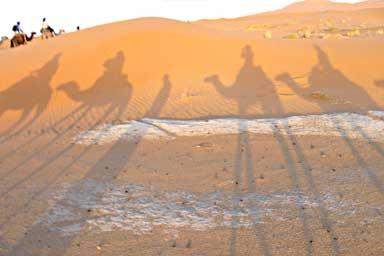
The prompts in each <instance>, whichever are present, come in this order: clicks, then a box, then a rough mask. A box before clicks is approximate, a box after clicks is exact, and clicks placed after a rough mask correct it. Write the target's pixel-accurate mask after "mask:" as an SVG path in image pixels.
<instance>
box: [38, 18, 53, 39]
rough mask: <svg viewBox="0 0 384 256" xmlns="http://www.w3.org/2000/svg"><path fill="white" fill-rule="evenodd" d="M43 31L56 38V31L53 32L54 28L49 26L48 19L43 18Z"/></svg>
mask: <svg viewBox="0 0 384 256" xmlns="http://www.w3.org/2000/svg"><path fill="white" fill-rule="evenodd" d="M41 31H42V32H43V31H49V32H50V33H51V34H52V36H56V32H55V30H53V28H52V27H50V26H49V25H48V23H47V19H46V18H43V25H42V27H41Z"/></svg>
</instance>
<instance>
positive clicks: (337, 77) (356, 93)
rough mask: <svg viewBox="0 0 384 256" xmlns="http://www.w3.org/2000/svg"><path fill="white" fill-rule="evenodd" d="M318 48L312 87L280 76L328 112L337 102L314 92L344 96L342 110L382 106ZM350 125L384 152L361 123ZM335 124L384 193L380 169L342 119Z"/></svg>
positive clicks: (312, 74)
mask: <svg viewBox="0 0 384 256" xmlns="http://www.w3.org/2000/svg"><path fill="white" fill-rule="evenodd" d="M315 50H316V52H317V55H318V63H317V64H316V65H315V66H314V67H313V68H312V70H311V72H310V74H309V78H308V83H309V86H308V87H306V88H303V87H302V86H301V85H299V84H298V83H297V82H296V81H295V80H294V78H293V77H292V76H291V75H290V74H287V73H284V74H281V75H279V76H277V78H276V79H277V80H280V81H282V82H285V83H286V84H287V85H288V86H289V87H291V88H292V89H293V90H294V91H295V92H296V93H297V94H298V95H299V96H301V97H303V98H305V99H307V100H310V101H312V102H315V103H316V104H317V105H318V106H319V107H320V108H321V109H322V110H323V111H324V112H332V111H335V105H334V104H331V102H329V100H324V99H316V98H315V99H314V98H313V97H311V95H313V93H318V92H321V93H322V94H325V95H329V96H327V98H328V97H329V98H330V99H338V100H339V101H340V100H341V102H340V103H339V104H338V105H339V106H337V105H336V110H339V111H342V110H349V111H350V110H351V109H354V110H356V111H364V110H366V109H367V108H368V109H371V110H372V109H374V110H375V109H380V108H379V106H377V104H376V102H375V101H374V100H373V99H371V97H370V96H369V95H368V94H367V93H366V92H365V91H364V90H363V89H362V88H361V87H360V86H358V85H357V84H355V83H353V82H352V81H350V80H349V79H348V78H347V77H345V76H344V75H343V74H342V73H341V72H340V71H339V70H337V69H335V68H334V67H333V66H332V64H331V62H330V61H329V58H328V56H327V55H326V53H325V52H324V51H323V50H322V49H321V48H320V47H318V46H315ZM340 88H342V90H340ZM349 125H350V126H351V127H352V128H354V129H356V130H357V131H358V132H360V134H361V135H362V137H363V138H365V139H366V140H367V142H368V144H369V145H371V146H372V148H373V149H374V150H375V151H377V152H378V153H379V154H381V155H383V156H384V153H383V152H384V151H383V149H382V148H381V147H380V145H379V144H377V143H376V142H374V141H372V140H371V139H370V138H369V136H368V135H367V134H366V133H365V131H364V130H363V129H362V128H361V127H358V126H357V125H356V124H353V123H350V124H349ZM334 126H335V128H336V129H337V130H338V132H339V133H340V135H341V137H342V139H343V140H344V142H345V144H346V145H347V147H348V148H349V150H350V152H351V153H352V155H353V156H354V158H355V160H356V161H357V163H358V165H360V167H361V169H362V170H363V173H364V174H365V176H366V177H367V178H368V180H369V182H370V183H371V184H373V185H374V186H375V187H376V189H377V190H378V191H379V192H380V193H381V194H383V195H384V186H383V183H382V181H381V180H380V179H379V177H378V176H377V174H376V171H375V170H373V169H372V168H371V167H369V164H368V163H367V162H366V161H365V160H364V157H363V156H362V154H361V153H360V152H359V150H358V149H357V147H356V146H355V145H354V143H353V141H352V139H351V138H350V137H349V135H348V133H347V131H346V130H345V129H344V128H343V125H342V123H341V121H339V120H335V121H334Z"/></svg>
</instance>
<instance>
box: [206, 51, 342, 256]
mask: <svg viewBox="0 0 384 256" xmlns="http://www.w3.org/2000/svg"><path fill="white" fill-rule="evenodd" d="M242 57H243V58H244V65H243V66H242V68H241V69H240V71H239V72H238V75H237V77H236V80H235V82H234V84H233V85H232V86H231V87H227V86H224V84H223V83H222V82H221V81H220V79H219V78H218V76H217V75H214V76H211V77H208V78H206V81H207V82H210V83H212V84H213V85H214V86H215V87H216V89H217V91H218V92H219V93H220V94H221V95H223V96H225V97H227V98H230V99H234V100H236V102H237V103H238V109H239V113H240V114H241V115H244V114H246V111H247V108H248V107H250V106H251V105H253V104H260V105H261V107H262V110H263V114H264V115H266V116H276V115H282V114H283V113H284V111H283V106H282V105H281V102H280V99H279V96H278V93H277V91H276V89H275V85H274V84H273V83H272V81H271V80H270V79H269V78H268V77H267V75H266V74H265V72H264V71H263V69H262V67H260V66H255V65H254V63H253V52H252V49H251V47H250V46H246V47H245V48H244V49H243V53H242ZM238 129H239V135H238V141H237V149H236V152H237V153H236V157H235V163H234V165H235V169H234V173H233V179H234V182H235V185H234V188H233V194H234V196H233V202H232V204H233V205H232V206H233V215H232V235H231V242H230V255H236V243H237V242H236V241H237V240H238V237H237V229H238V224H239V223H238V222H239V219H238V217H237V211H238V209H239V205H240V203H239V200H240V197H241V192H240V184H241V181H240V180H241V177H242V175H244V176H245V175H246V179H247V180H246V186H247V191H248V192H250V193H254V192H255V191H256V189H255V179H254V167H253V160H252V152H251V147H250V143H249V133H248V132H247V131H248V125H247V122H246V121H240V123H239V128H238ZM281 129H282V130H283V132H285V133H286V134H288V135H289V136H288V137H289V139H290V140H293V139H294V138H293V136H292V134H290V133H289V126H287V125H286V124H283V123H276V124H271V130H272V131H273V135H274V137H275V138H276V140H277V143H278V145H279V148H280V151H281V153H282V156H283V157H284V161H285V163H286V166H287V170H288V172H289V174H290V177H291V186H292V188H291V189H292V191H293V192H294V193H295V196H296V202H295V203H296V208H297V211H298V215H299V217H300V219H301V223H302V226H303V234H304V237H305V240H306V254H307V255H312V254H313V248H312V244H311V242H310V241H312V240H313V238H312V237H313V235H312V232H311V230H310V228H309V225H308V216H307V214H306V212H305V211H304V210H303V209H304V207H303V203H302V202H303V200H302V199H301V197H302V194H303V193H302V192H301V188H300V184H299V179H298V171H297V167H296V165H295V161H294V157H293V154H292V153H291V151H290V149H289V142H288V141H287V138H285V137H284V136H283V135H282V134H283V132H282V131H281ZM299 153H300V152H298V151H297V150H295V154H296V155H298V154H299ZM301 156H302V157H303V155H301ZM243 169H245V170H244V171H243ZM302 169H303V174H304V176H305V178H306V181H307V182H308V183H309V184H311V185H312V186H313V185H314V182H313V181H312V180H313V178H312V176H311V174H310V172H309V169H308V168H302ZM243 172H245V174H242V173H243ZM311 188H312V193H314V194H315V195H318V191H317V190H313V187H311ZM319 205H320V206H319V208H320V209H319V210H320V212H321V214H320V215H321V216H320V218H321V219H322V223H324V225H323V228H326V229H327V230H330V231H329V232H330V233H331V235H333V231H332V227H331V224H330V221H329V219H328V214H327V212H326V210H325V208H324V207H323V203H322V202H319ZM250 207H252V205H250ZM253 225H254V231H255V236H256V238H257V240H258V243H259V246H260V248H261V250H262V252H263V255H271V249H270V248H269V246H268V244H267V242H266V238H265V235H264V231H263V227H262V226H261V225H259V224H258V223H257V220H253ZM330 240H332V242H331V243H332V247H333V250H334V251H336V252H337V251H338V245H337V242H336V241H335V240H334V239H333V237H330Z"/></svg>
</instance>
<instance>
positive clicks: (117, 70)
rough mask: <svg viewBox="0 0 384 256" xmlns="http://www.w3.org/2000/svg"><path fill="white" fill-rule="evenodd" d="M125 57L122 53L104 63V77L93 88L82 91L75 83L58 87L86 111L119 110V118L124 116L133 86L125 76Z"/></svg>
mask: <svg viewBox="0 0 384 256" xmlns="http://www.w3.org/2000/svg"><path fill="white" fill-rule="evenodd" d="M124 61H125V56H124V53H123V52H122V51H120V52H118V53H117V54H116V56H115V57H114V58H112V59H109V60H107V61H106V62H105V63H104V67H105V71H104V73H103V75H102V76H101V77H100V78H99V79H97V80H96V81H95V83H94V84H93V86H92V87H90V88H88V89H85V90H80V89H79V88H80V86H79V85H78V84H77V83H76V82H74V81H71V82H68V83H65V84H62V85H60V86H58V87H57V90H58V91H62V92H64V93H65V94H66V95H67V96H68V97H69V98H70V99H72V100H73V101H75V102H79V103H80V104H81V107H83V108H86V109H91V108H98V107H107V108H110V109H113V110H117V112H118V113H117V116H119V117H120V116H122V115H123V114H124V111H125V110H126V108H127V104H128V102H129V99H130V98H131V92H132V85H131V84H130V83H129V82H128V80H127V77H126V76H125V75H124V74H123V66H124Z"/></svg>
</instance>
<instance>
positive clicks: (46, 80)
mask: <svg viewBox="0 0 384 256" xmlns="http://www.w3.org/2000/svg"><path fill="white" fill-rule="evenodd" d="M60 56H61V54H57V55H55V56H54V57H53V58H52V59H51V60H49V61H48V62H47V63H46V64H45V65H44V66H43V67H41V68H40V69H38V70H36V71H33V72H32V73H31V74H30V75H29V76H27V77H25V78H23V79H22V80H20V81H18V82H17V83H15V84H14V85H12V86H10V87H9V88H8V89H6V90H4V91H2V92H0V117H1V116H2V115H3V114H4V113H5V112H7V111H11V110H12V111H21V115H20V117H19V119H18V120H17V121H16V122H15V123H14V124H12V125H11V126H10V127H9V128H8V129H6V130H4V131H1V133H0V143H4V142H6V141H7V140H9V139H11V138H12V137H14V136H16V135H18V134H20V133H22V132H23V131H25V129H27V128H28V127H30V126H31V125H32V124H33V123H34V122H36V120H37V119H38V118H39V117H40V116H41V114H42V113H43V112H44V110H45V109H46V108H47V106H48V103H49V101H50V99H51V96H52V88H51V80H52V78H53V76H54V75H55V73H56V71H57V70H58V68H59V60H60ZM33 112H34V114H33V115H32V117H31V119H30V120H29V121H28V122H26V123H25V124H24V125H22V124H23V123H24V122H25V121H27V120H28V117H29V116H30V115H31V113H33Z"/></svg>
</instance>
